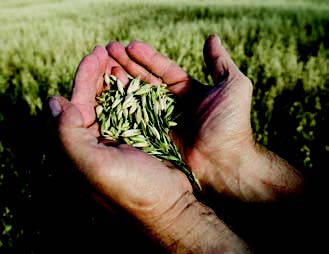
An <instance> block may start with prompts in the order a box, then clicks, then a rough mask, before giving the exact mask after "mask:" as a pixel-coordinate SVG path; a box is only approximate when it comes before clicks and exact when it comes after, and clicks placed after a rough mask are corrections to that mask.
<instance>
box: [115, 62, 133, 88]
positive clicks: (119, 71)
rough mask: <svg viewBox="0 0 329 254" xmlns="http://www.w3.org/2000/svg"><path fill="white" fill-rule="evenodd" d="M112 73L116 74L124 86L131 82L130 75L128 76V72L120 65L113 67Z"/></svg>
mask: <svg viewBox="0 0 329 254" xmlns="http://www.w3.org/2000/svg"><path fill="white" fill-rule="evenodd" d="M111 74H112V75H114V76H116V77H117V78H118V79H119V80H120V81H121V83H122V84H123V86H126V85H127V84H128V82H129V80H128V77H127V73H126V72H125V71H124V70H123V69H122V68H121V67H119V66H115V67H113V68H112V71H111Z"/></svg>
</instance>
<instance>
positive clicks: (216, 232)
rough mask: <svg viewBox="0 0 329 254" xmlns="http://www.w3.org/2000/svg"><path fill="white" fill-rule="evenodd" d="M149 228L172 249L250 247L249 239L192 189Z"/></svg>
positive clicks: (208, 250) (234, 249) (238, 249)
mask: <svg viewBox="0 0 329 254" xmlns="http://www.w3.org/2000/svg"><path fill="white" fill-rule="evenodd" d="M151 225H152V226H151ZM147 228H148V229H149V233H150V234H151V235H152V237H153V238H155V239H156V240H157V241H158V242H160V243H161V245H162V246H163V247H164V248H165V249H166V250H168V251H169V252H170V253H222V252H223V253H224V252H225V253H246V252H247V250H248V249H247V246H246V245H245V243H244V242H243V241H242V240H241V239H239V237H237V236H236V235H235V234H234V233H233V232H232V231H231V230H230V229H229V228H228V227H227V226H226V225H225V224H224V223H223V222H222V221H221V220H219V219H218V217H217V216H216V214H215V213H214V212H213V211H212V210H211V209H210V208H208V207H206V206H204V205H203V204H201V203H200V202H198V201H197V200H196V198H195V197H194V196H193V195H192V194H191V193H185V194H184V195H183V196H182V197H181V198H180V199H179V200H178V201H177V202H176V203H175V204H174V205H173V206H172V207H171V208H170V209H169V210H168V211H167V212H166V214H163V216H162V217H161V218H158V219H157V220H156V221H152V222H151V223H150V227H147Z"/></svg>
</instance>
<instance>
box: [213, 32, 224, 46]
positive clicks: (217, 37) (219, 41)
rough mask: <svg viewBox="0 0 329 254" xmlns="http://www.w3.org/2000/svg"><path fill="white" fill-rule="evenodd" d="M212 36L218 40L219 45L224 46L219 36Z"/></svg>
mask: <svg viewBox="0 0 329 254" xmlns="http://www.w3.org/2000/svg"><path fill="white" fill-rule="evenodd" d="M212 36H213V37H214V38H216V40H217V41H218V43H219V44H222V42H221V40H220V38H219V36H218V35H217V34H212Z"/></svg>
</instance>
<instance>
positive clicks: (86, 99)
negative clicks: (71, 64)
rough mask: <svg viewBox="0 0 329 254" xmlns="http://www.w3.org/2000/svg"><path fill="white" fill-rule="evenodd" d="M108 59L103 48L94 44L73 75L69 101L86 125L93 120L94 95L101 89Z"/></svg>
mask: <svg viewBox="0 0 329 254" xmlns="http://www.w3.org/2000/svg"><path fill="white" fill-rule="evenodd" d="M108 60H109V58H108V55H107V51H106V50H105V48H103V47H101V46H96V47H95V49H94V50H93V52H92V53H91V54H90V55H88V56H86V57H85V58H84V59H83V60H82V61H81V62H80V64H79V67H78V69H77V72H76V75H75V79H74V84H73V93H72V98H71V101H72V103H74V104H75V105H76V107H77V108H78V109H79V110H80V112H81V114H82V116H83V120H84V126H86V127H87V126H89V125H91V124H92V123H93V122H94V121H95V110H94V106H95V104H96V100H95V96H96V95H97V94H98V93H99V92H100V91H101V90H102V86H103V75H104V73H105V71H106V69H107V67H108Z"/></svg>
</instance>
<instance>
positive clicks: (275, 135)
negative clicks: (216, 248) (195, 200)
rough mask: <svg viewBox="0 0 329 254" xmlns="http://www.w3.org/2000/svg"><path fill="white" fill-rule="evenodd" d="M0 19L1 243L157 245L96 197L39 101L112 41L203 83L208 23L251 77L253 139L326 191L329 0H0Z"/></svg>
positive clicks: (29, 249) (64, 89)
mask: <svg viewBox="0 0 329 254" xmlns="http://www.w3.org/2000/svg"><path fill="white" fill-rule="evenodd" d="M0 23H1V26H0V34H1V36H0V38H1V40H0V253H55V252H56V253H58V252H64V251H68V250H72V251H74V252H81V251H85V250H90V251H92V253H105V252H106V253H112V252H113V253H118V252H119V253H128V252H129V248H131V247H132V246H133V248H134V250H135V252H141V251H142V252H143V253H159V250H157V247H156V246H153V247H152V248H150V249H144V247H143V245H144V244H145V243H147V244H149V242H148V240H147V239H146V238H145V237H144V236H139V235H138V234H136V232H134V230H133V229H131V227H130V226H129V225H130V222H128V221H126V220H124V219H123V218H121V217H120V216H118V215H114V218H115V219H109V218H108V217H109V216H108V214H107V212H106V211H105V210H103V209H102V208H101V207H99V206H98V205H97V204H95V203H94V201H93V200H92V198H91V196H90V190H88V187H86V185H85V183H84V182H83V180H82V179H80V178H79V176H78V175H76V173H75V172H74V170H72V167H70V165H69V164H68V162H66V161H65V156H64V155H63V154H61V152H60V148H59V146H58V144H57V140H56V136H55V134H54V129H53V125H52V122H51V117H50V114H49V112H48V108H47V99H48V97H49V96H50V95H52V94H61V95H63V96H66V97H67V98H69V97H70V92H71V86H72V80H73V78H74V73H75V70H76V67H77V66H78V64H79V62H80V60H81V59H82V57H83V56H85V55H86V54H88V53H89V52H91V51H92V49H93V48H94V46H95V45H103V46H105V45H106V44H107V43H108V42H109V41H120V42H122V43H124V44H127V43H129V42H130V41H131V40H142V41H145V42H147V43H150V44H151V45H152V46H154V47H155V48H156V49H157V50H159V51H160V52H161V53H163V54H165V55H167V56H168V57H170V58H172V59H173V60H174V61H176V62H177V63H178V64H179V65H180V66H182V67H183V68H184V69H185V70H186V71H187V72H189V73H190V74H191V75H192V76H194V77H195V78H197V79H199V80H200V81H202V82H203V83H205V84H209V85H212V83H211V79H210V77H209V75H208V73H207V71H206V69H205V65H204V63H203V57H202V48H203V43H204V41H205V39H206V38H207V36H208V35H209V34H211V33H217V34H218V35H219V36H220V37H221V40H222V42H223V44H224V45H225V47H226V48H227V49H228V51H229V52H230V54H231V55H232V58H233V60H234V61H235V62H236V64H237V65H238V66H239V68H240V69H241V70H242V72H243V73H244V74H246V75H247V76H248V77H249V78H250V79H251V80H252V82H253V84H254V94H253V107H252V119H251V120H252V126H253V130H254V134H255V139H256V140H257V141H258V142H260V143H261V144H263V145H265V146H266V147H267V148H269V149H270V150H272V151H274V152H276V153H277V154H279V155H280V156H282V157H283V158H285V159H286V160H287V161H289V162H290V163H291V164H293V165H294V166H296V167H297V168H298V169H299V170H300V171H301V172H302V173H303V174H304V175H305V176H306V178H307V181H309V182H310V183H311V185H310V186H312V193H314V196H315V197H316V198H314V199H316V200H320V198H322V197H327V196H326V195H324V193H325V177H326V175H327V172H326V171H328V166H327V165H328V164H327V163H328V158H329V138H328V135H326V134H327V132H328V130H329V128H328V127H329V57H328V56H329V1H327V0H296V1H293V0H285V1H283V0H272V1H266V0H263V1H261V0H253V1H252V0H234V1H229V0H223V1H220V0H218V1H215V0H203V1H202V0H189V1H188V0H185V1H184V0H181V1H173V0H158V1H151V0H145V1H142V0H126V1H119V0H118V1H115V0H107V1H106V0H71V1H65V0H44V1H43V0H11V1H9V0H2V1H0ZM77 149H78V148H77ZM319 193H320V194H322V195H323V196H321V195H318V194H319ZM322 202H325V201H324V200H322V201H321V200H320V201H319V202H314V210H315V212H314V211H313V212H312V213H310V215H309V216H311V220H312V221H313V219H316V217H317V213H321V212H322V210H321V209H322V207H321V203H322ZM319 203H320V204H319ZM301 209H303V208H301ZM312 210H313V209H312ZM228 217H230V216H229V215H228ZM300 219H301V221H300V222H301V224H303V223H304V221H303V220H304V219H309V218H308V216H306V217H304V215H303V217H301V218H300ZM321 222H322V221H316V222H314V223H315V225H317V224H319V225H320V224H321ZM312 223H313V222H312ZM297 224H298V223H297ZM232 226H234V225H232ZM315 229H316V228H315ZM260 231H261V229H260ZM282 231H284V229H283V230H282ZM278 232H279V231H278ZM314 233H315V232H306V231H305V234H314ZM241 234H244V232H243V231H241ZM307 237H308V236H307ZM307 237H306V239H307ZM264 238H265V237H264ZM263 240H264V239H263ZM286 240H287V243H288V242H289V239H286ZM251 241H252V239H251ZM118 243H119V244H121V247H120V251H115V250H116V249H115V247H113V246H115V244H118ZM264 245H265V244H264ZM109 250H112V252H111V251H109ZM129 253H131V252H129ZM263 253H264V252H263ZM266 253H270V252H266ZM271 253H272V252H271ZM273 253H274V252H273ZM280 253H285V252H284V251H283V252H280ZM291 253H292V252H291Z"/></svg>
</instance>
